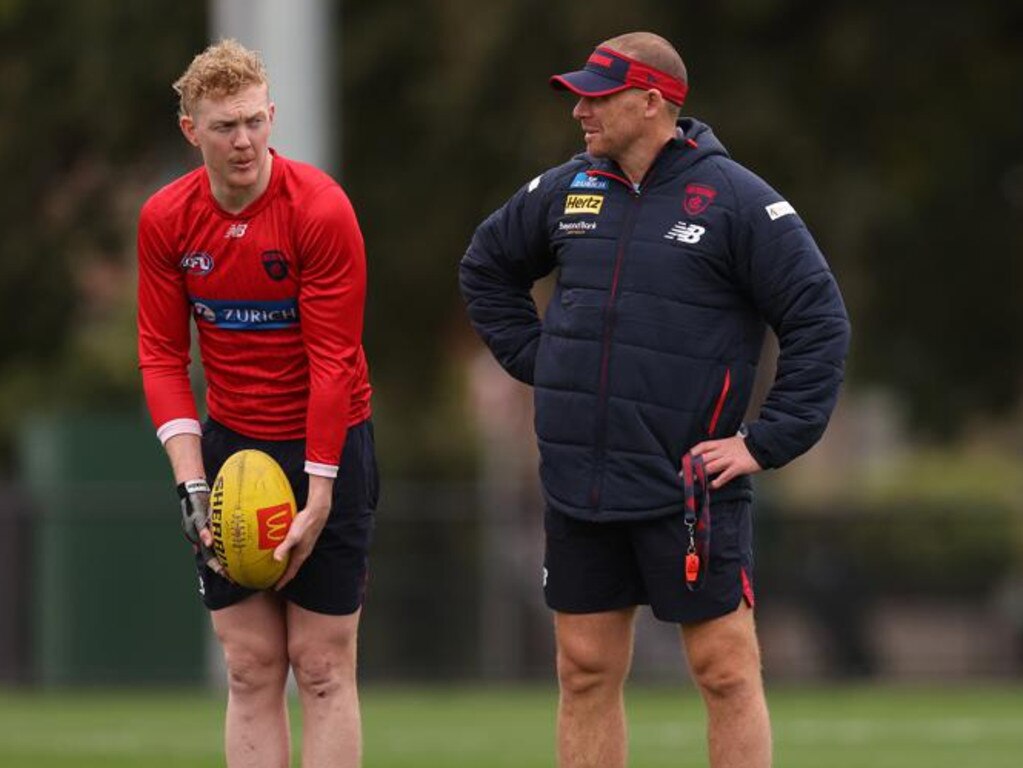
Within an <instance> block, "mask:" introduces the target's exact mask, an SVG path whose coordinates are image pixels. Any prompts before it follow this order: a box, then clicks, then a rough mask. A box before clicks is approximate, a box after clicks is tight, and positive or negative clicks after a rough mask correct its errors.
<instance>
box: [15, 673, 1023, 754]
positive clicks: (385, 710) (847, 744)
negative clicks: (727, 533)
mask: <svg viewBox="0 0 1023 768" xmlns="http://www.w3.org/2000/svg"><path fill="white" fill-rule="evenodd" d="M769 695H770V703H771V710H772V716H773V721H774V730H775V746H776V749H775V754H776V759H775V764H776V765H778V766H779V767H780V768H782V767H783V768H864V766H869V767H870V768H962V766H969V768H1019V766H1023V685H1018V686H1016V687H1010V686H1004V687H942V688H937V687H935V688H912V689H909V688H895V687H837V688H786V687H778V686H774V687H772V688H770V691H769ZM554 707H555V692H554V689H553V687H546V686H536V687H497V688H494V689H491V690H486V689H482V688H459V687H453V688H396V687H395V688H391V687H379V686H366V687H364V690H363V721H364V731H365V742H366V743H365V755H366V757H365V768H413V766H415V768H500V767H503V766H507V767H508V768H512V766H514V768H533V767H534V766H535V767H537V768H539V766H553V758H552V754H553V739H554V725H553V718H554ZM628 707H629V716H630V720H631V728H630V733H631V762H630V765H631V766H632V768H662V767H663V768H668V766H672V768H686V767H687V766H703V765H705V764H706V750H705V747H704V738H703V711H702V707H701V706H700V703H699V701H698V699H697V695H696V694H695V692H694V691H693V690H692V689H683V690H680V691H679V690H670V689H667V688H635V689H633V690H631V692H630V696H629V701H628ZM297 714H298V713H297V710H293V716H294V717H295V719H296V722H297ZM221 721H222V702H221V700H220V697H219V695H217V694H208V693H188V692H183V693H174V692H139V691H127V692H67V693H38V692H23V691H13V690H4V689H0V768H71V766H74V768H101V767H102V768H127V767H128V766H132V767H133V768H134V767H136V766H137V767H139V768H143V767H144V768H172V767H174V768H178V767H181V768H183V767H184V766H189V768H195V767H198V766H210V767H212V766H219V765H222V764H223V763H222V758H221V755H220V738H221ZM295 765H298V761H297V760H296V761H295Z"/></svg>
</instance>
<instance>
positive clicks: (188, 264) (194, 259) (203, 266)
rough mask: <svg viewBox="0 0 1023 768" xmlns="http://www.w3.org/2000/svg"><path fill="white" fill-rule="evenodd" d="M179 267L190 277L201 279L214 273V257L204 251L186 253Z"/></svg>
mask: <svg viewBox="0 0 1023 768" xmlns="http://www.w3.org/2000/svg"><path fill="white" fill-rule="evenodd" d="M178 266H180V267H181V269H183V270H184V271H185V272H187V273H188V274H190V275H198V276H200V277H201V276H202V275H208V274H209V273H210V272H212V271H213V257H212V256H210V255H209V254H208V253H203V252H202V251H194V252H192V253H186V254H185V255H184V256H182V257H181V262H180V263H179V265H178Z"/></svg>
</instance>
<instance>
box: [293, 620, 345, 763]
mask: <svg viewBox="0 0 1023 768" xmlns="http://www.w3.org/2000/svg"><path fill="white" fill-rule="evenodd" d="M360 613H361V611H356V612H355V613H353V614H349V615H348V616H327V615H324V614H320V613H313V612H312V611H307V610H305V609H304V608H299V607H298V606H297V605H293V604H290V603H289V604H288V653H289V655H290V657H291V664H292V667H293V669H294V671H295V680H296V681H297V682H298V690H299V695H300V698H301V701H302V724H303V731H302V733H303V735H302V766H303V768H358V766H359V765H360V764H361V760H362V724H361V720H360V716H359V694H358V689H357V685H356V677H355V664H356V647H357V642H356V637H357V633H358V628H359V614H360Z"/></svg>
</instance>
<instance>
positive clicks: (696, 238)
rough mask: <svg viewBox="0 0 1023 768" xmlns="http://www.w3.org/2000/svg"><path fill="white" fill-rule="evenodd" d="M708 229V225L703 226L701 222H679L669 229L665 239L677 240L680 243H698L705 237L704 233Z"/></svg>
mask: <svg viewBox="0 0 1023 768" xmlns="http://www.w3.org/2000/svg"><path fill="white" fill-rule="evenodd" d="M706 231H707V228H706V227H701V226H700V225H699V224H688V223H686V222H684V221H680V222H678V223H677V224H676V225H675V226H674V227H672V228H671V229H669V230H668V234H666V235H665V236H664V239H665V240H675V241H676V242H679V243H689V244H690V245H691V244H692V243H698V242H700V238H701V237H703V233H704V232H706Z"/></svg>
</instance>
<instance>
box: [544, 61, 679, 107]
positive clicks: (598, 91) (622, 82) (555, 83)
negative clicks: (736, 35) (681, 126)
mask: <svg viewBox="0 0 1023 768" xmlns="http://www.w3.org/2000/svg"><path fill="white" fill-rule="evenodd" d="M550 82H551V87H552V88H558V89H564V90H566V91H571V92H572V93H574V94H576V95H577V96H607V95H608V94H612V93H618V92H619V91H624V90H626V89H627V88H641V89H643V90H650V89H651V88H656V89H657V90H659V91H660V92H661V95H662V96H663V97H664V98H665V99H667V100H668V101H670V102H672V103H673V104H677V105H678V106H680V107H681V106H682V102H684V101H685V100H686V92H687V91H688V90H689V86H687V85H686V84H685V83H684V82H682V81H681V80H679V79H678V78H677V77H672V76H671V75H669V74H668V73H667V72H662V71H661V70H659V69H657V68H655V67H651V66H650V65H649V64H644V63H643V62H641V61H636V60H635V59H633V58H630V57H628V56H626V55H625V54H624V53H619V52H618V51H615V50H612V49H611V48H597V49H596V50H595V51H594V52H593V53H592V54H590V58H589V59H587V60H586V66H585V67H583V68H582V69H580V70H579V71H577V72H566V73H565V74H564V75H554V76H553V77H552V78H551V81H550Z"/></svg>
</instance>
